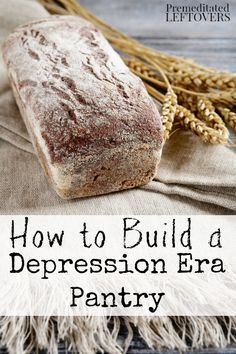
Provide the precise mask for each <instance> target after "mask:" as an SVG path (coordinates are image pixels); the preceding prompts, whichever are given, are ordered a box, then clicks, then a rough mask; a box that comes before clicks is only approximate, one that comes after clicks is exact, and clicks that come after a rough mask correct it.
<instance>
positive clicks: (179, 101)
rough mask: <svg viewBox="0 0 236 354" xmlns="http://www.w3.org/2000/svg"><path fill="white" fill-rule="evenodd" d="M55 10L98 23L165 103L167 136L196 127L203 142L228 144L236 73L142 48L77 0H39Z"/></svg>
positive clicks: (234, 120)
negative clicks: (175, 130)
mask: <svg viewBox="0 0 236 354" xmlns="http://www.w3.org/2000/svg"><path fill="white" fill-rule="evenodd" d="M38 1H39V2H40V3H41V4H42V5H43V6H44V7H45V8H46V9H47V10H48V11H49V12H50V13H52V14H61V15H66V14H77V15H80V16H82V17H84V18H85V19H87V20H88V21H90V22H92V23H93V24H94V25H95V26H97V27H98V28H99V29H100V30H101V31H102V32H103V34H104V36H105V37H106V38H107V39H108V41H109V42H110V43H111V45H112V46H113V47H114V48H115V49H116V50H118V51H119V52H120V53H121V55H122V56H123V59H124V61H125V62H126V64H127V65H128V66H129V68H130V69H131V70H132V71H133V72H134V73H135V74H136V75H138V76H139V77H140V78H141V79H142V80H143V82H144V83H145V85H146V88H147V90H148V92H149V93H150V95H152V96H153V97H154V98H155V99H156V100H158V101H159V102H160V103H162V121H163V127H164V137H165V139H168V138H169V137H170V136H171V132H172V129H173V127H174V126H175V125H176V124H178V125H179V126H181V127H183V128H185V129H187V130H190V131H192V132H193V133H194V134H196V135H197V136H199V137H200V138H201V139H202V140H203V141H204V142H209V143H212V144H225V145H226V144H229V132H228V129H227V127H226V125H227V126H228V127H229V128H232V129H234V130H235V128H236V113H235V112H234V106H236V92H235V88H236V74H233V73H230V72H226V71H225V72H222V71H220V70H217V69H214V68H207V67H204V66H201V65H198V64H197V63H195V62H194V61H193V60H191V59H187V58H182V57H177V56H174V55H170V54H167V53H164V52H162V51H158V50H154V49H152V48H149V47H146V46H144V45H143V44H142V43H140V42H138V41H136V40H135V39H133V38H130V37H128V36H127V35H126V34H124V33H122V32H121V31H119V30H117V29H115V28H113V27H112V26H110V25H109V24H107V23H105V22H104V21H103V20H101V19H100V18H98V17H96V16H95V15H94V14H93V13H91V12H90V11H88V10H87V9H86V8H84V7H83V6H81V5H80V4H79V3H78V2H77V1H76V0H38Z"/></svg>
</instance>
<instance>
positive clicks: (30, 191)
mask: <svg viewBox="0 0 236 354" xmlns="http://www.w3.org/2000/svg"><path fill="white" fill-rule="evenodd" d="M45 16H48V14H47V12H46V11H45V10H44V9H43V8H42V7H40V5H39V4H38V3H36V2H34V1H29V0H28V1H27V0H17V1H15V0H1V1H0V41H1V42H2V41H3V40H4V38H5V37H6V36H7V34H8V33H9V32H10V31H11V30H13V29H14V27H16V26H17V25H19V24H22V23H24V22H27V21H30V20H33V19H36V18H40V17H45ZM0 58H1V56H0ZM0 165H1V170H0V174H1V177H0V200H1V204H0V208H1V213H2V214H7V213H12V214H17V213H18V214H26V213H34V214H38V213H48V214H53V213H54V214H62V213H63V214H64V213H65V214H126V213H128V214H197V213H202V214H204V213H214V214H232V213H234V212H235V210H236V155H235V152H234V151H233V150H231V149H229V148H227V147H224V146H210V145H206V144H204V143H202V142H201V141H200V140H199V139H198V138H196V137H194V136H193V135H192V134H190V133H188V132H182V131H179V132H177V133H176V134H174V135H173V136H172V137H171V139H170V141H169V142H167V143H166V145H165V147H164V151H163V157H162V161H161V164H160V167H159V169H158V172H157V175H156V178H155V180H154V181H153V182H151V183H150V184H149V185H148V186H145V187H143V188H140V189H135V190H130V191H125V192H120V193H113V194H110V195H107V196H99V197H92V198H86V199H81V200H73V201H63V200H61V199H59V197H57V195H56V194H55V192H54V191H53V190H52V189H51V188H50V187H49V186H48V184H47V181H46V179H45V177H44V175H43V172H42V169H41V167H40V165H39V163H38V160H37V158H36V156H35V154H34V151H33V148H32V145H31V143H30V139H29V136H28V133H27V131H26V129H25V126H24V123H23V121H22V119H21V116H20V114H19V111H18V108H17V106H16V104H15V101H14V98H13V95H12V92H11V89H10V87H9V84H8V80H7V76H6V72H5V69H4V66H3V62H2V58H1V59H0ZM121 321H123V322H124V323H125V324H126V326H127V328H128V333H129V334H128V337H127V341H126V342H125V343H120V342H119V341H117V333H118V331H119V326H120V322H121ZM108 322H109V320H108V319H107V318H105V317H104V318H103V317H92V318H84V317H59V318H55V317H54V318H42V317H32V318H30V320H29V319H27V318H26V317H19V318H15V317H8V318H6V317H4V318H1V320H0V337H1V342H2V343H3V344H6V345H7V346H8V349H9V350H10V352H11V353H14V354H16V353H17V354H21V353H23V345H24V339H26V338H27V344H28V346H29V347H30V348H31V349H32V347H37V346H39V347H44V348H47V349H50V350H51V351H52V352H56V347H57V341H58V340H59V339H64V340H66V341H67V342H68V343H69V344H71V345H72V346H73V348H74V349H77V350H79V352H80V353H84V354H88V353H95V352H96V351H100V350H105V351H106V352H108V353H110V354H112V353H123V352H124V351H125V348H126V347H127V345H128V344H129V342H130V339H131V337H132V336H131V332H132V329H131V328H132V327H131V324H135V325H137V328H138V330H139V333H140V334H141V336H142V337H143V338H144V339H145V340H146V342H147V343H148V344H149V345H150V346H154V347H158V348H162V347H167V348H174V347H177V348H178V349H186V348H187V344H186V343H187V342H189V339H190V340H191V341H192V345H193V347H202V346H204V345H214V346H223V345H226V344H227V343H229V342H230V340H232V334H233V332H232V327H233V326H234V327H236V323H235V322H236V321H235V319H234V318H216V317H208V318H204V317H180V318H169V317H160V318H159V317H155V318H152V319H151V320H149V319H148V318H146V317H137V318H134V317H124V318H118V317H116V318H113V331H111V330H109V329H108V328H109V326H108ZM223 322H225V324H226V326H225V328H226V330H225V329H224V330H223V326H222V323H223ZM55 328H56V330H55ZM55 332H57V337H56V336H55Z"/></svg>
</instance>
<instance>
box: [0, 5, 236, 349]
mask: <svg viewBox="0 0 236 354" xmlns="http://www.w3.org/2000/svg"><path fill="white" fill-rule="evenodd" d="M199 2H200V1H195V0H172V1H170V0H81V4H83V5H85V6H87V7H88V8H89V9H90V10H92V11H93V12H94V13H95V14H97V15H98V16H100V17H101V18H103V19H104V20H106V21H107V22H109V23H110V24H112V25H113V26H115V27H117V28H119V29H120V30H122V31H124V32H125V33H127V34H129V35H131V36H133V37H135V38H137V39H139V40H140V41H142V42H143V43H144V44H146V45H149V46H152V47H154V48H157V49H159V50H163V51H166V52H169V53H172V54H175V55H181V56H186V57H191V58H194V59H196V60H197V61H198V62H199V63H201V64H205V65H208V66H212V67H213V66H214V67H218V68H220V69H223V70H231V71H234V72H236V30H235V28H236V0H228V1H227V2H228V3H229V4H230V11H231V21H230V22H228V23H225V22H224V23H209V22H207V23H203V22H201V23H197V24H196V23H169V22H166V15H165V12H166V4H167V3H172V4H174V5H191V4H192V5H196V4H198V3H199ZM206 3H207V4H209V5H210V4H215V3H219V1H214V0H213V1H211V0H208V1H207V2H206ZM221 3H222V2H221ZM123 336H125V330H124V331H122V333H121V340H122V337H123ZM6 353H7V351H6V350H5V349H0V354H6ZM65 353H67V354H70V353H68V352H65V348H64V344H63V343H61V344H60V345H59V354H65ZM157 353H158V352H157V351H153V350H151V349H148V348H147V346H146V345H145V343H144V342H143V341H142V340H141V339H140V337H139V336H138V334H137V333H136V334H135V336H134V339H133V341H132V344H131V347H130V349H129V352H128V354H157ZM177 353H178V352H177V351H166V352H165V354H177ZM189 353H190V352H188V354H189ZM191 353H193V352H192V351H191ZM194 353H195V354H206V353H207V354H213V353H214V354H236V346H231V347H229V348H227V349H216V348H212V349H205V350H196V351H194ZM16 354H18V353H16ZM186 354H187V353H186Z"/></svg>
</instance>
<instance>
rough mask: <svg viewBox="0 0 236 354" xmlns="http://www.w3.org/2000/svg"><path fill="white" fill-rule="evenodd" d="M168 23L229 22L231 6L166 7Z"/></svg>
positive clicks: (171, 5)
mask: <svg viewBox="0 0 236 354" xmlns="http://www.w3.org/2000/svg"><path fill="white" fill-rule="evenodd" d="M166 21H167V22H229V21H230V5H229V3H225V4H221V5H219V4H215V5H208V4H205V3H200V4H198V5H173V4H167V5H166Z"/></svg>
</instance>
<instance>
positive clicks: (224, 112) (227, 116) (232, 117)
mask: <svg viewBox="0 0 236 354" xmlns="http://www.w3.org/2000/svg"><path fill="white" fill-rule="evenodd" d="M217 110H218V111H219V112H220V114H221V116H222V117H223V119H224V121H225V122H226V124H228V126H229V127H230V128H232V129H233V130H235V131H236V113H235V112H232V111H231V110H230V109H229V108H227V107H224V106H217Z"/></svg>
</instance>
